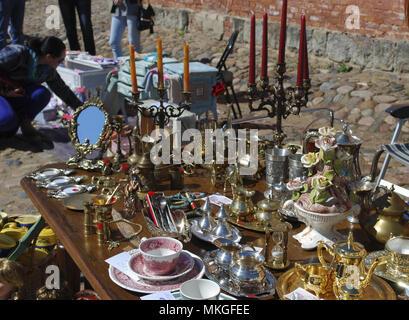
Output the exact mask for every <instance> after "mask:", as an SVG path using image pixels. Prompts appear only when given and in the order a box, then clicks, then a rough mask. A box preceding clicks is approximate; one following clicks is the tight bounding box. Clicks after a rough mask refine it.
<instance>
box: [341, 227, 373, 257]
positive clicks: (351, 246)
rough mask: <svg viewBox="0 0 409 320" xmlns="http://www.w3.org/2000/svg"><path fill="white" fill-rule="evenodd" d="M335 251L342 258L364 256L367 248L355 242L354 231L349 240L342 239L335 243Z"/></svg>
mask: <svg viewBox="0 0 409 320" xmlns="http://www.w3.org/2000/svg"><path fill="white" fill-rule="evenodd" d="M334 249H335V252H336V253H337V254H338V255H339V256H340V257H342V258H362V257H363V256H364V255H365V254H366V250H365V249H364V248H362V247H361V246H359V245H358V244H357V243H355V242H354V236H353V234H352V231H350V232H349V235H348V240H347V241H340V242H338V243H336V244H335V245H334Z"/></svg>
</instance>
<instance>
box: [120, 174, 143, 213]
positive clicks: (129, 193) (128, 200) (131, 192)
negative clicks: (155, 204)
mask: <svg viewBox="0 0 409 320" xmlns="http://www.w3.org/2000/svg"><path fill="white" fill-rule="evenodd" d="M138 175H139V169H138V168H137V167H135V166H133V167H131V168H130V169H129V174H128V183H127V184H126V185H125V187H124V194H125V198H124V208H125V213H126V216H127V217H132V216H133V215H134V213H135V209H136V206H137V201H138V196H137V194H136V193H137V192H138V191H141V181H140V179H139V176H138Z"/></svg>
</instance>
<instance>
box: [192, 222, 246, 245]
mask: <svg viewBox="0 0 409 320" xmlns="http://www.w3.org/2000/svg"><path fill="white" fill-rule="evenodd" d="M199 220H200V218H197V219H194V220H191V221H190V231H191V232H192V233H193V234H194V235H195V236H196V237H198V238H199V239H200V240H203V241H207V242H210V243H213V241H214V240H216V239H218V238H220V236H214V235H212V234H211V233H209V232H206V233H204V232H203V230H201V229H200V228H199V225H198V222H199ZM231 229H232V231H233V234H232V236H231V237H229V238H226V239H229V240H232V241H234V242H240V240H241V233H240V231H239V230H237V229H236V228H235V227H233V226H231Z"/></svg>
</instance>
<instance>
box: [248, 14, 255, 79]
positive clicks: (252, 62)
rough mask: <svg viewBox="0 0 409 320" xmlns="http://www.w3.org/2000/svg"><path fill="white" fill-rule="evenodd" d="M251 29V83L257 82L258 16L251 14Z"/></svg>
mask: <svg viewBox="0 0 409 320" xmlns="http://www.w3.org/2000/svg"><path fill="white" fill-rule="evenodd" d="M250 25H251V29H250V63H249V83H250V84H253V83H255V74H254V69H255V65H256V40H255V39H256V16H255V15H254V14H253V15H252V16H251V23H250Z"/></svg>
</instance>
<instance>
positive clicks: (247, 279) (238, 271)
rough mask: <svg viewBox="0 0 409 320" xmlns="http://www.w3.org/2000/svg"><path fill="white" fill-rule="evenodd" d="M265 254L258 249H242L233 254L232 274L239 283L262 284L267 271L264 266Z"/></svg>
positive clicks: (234, 280)
mask: <svg viewBox="0 0 409 320" xmlns="http://www.w3.org/2000/svg"><path fill="white" fill-rule="evenodd" d="M263 263H264V256H263V255H262V254H261V253H259V252H257V251H248V250H245V251H240V252H237V253H236V254H235V255H234V256H233V261H232V267H231V270H230V276H231V278H232V280H233V282H235V283H236V284H237V285H239V286H242V285H246V286H247V285H252V284H260V283H261V282H262V281H263V280H264V278H265V276H266V271H265V269H264V268H263Z"/></svg>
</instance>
